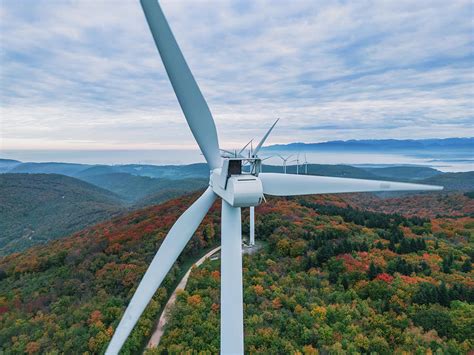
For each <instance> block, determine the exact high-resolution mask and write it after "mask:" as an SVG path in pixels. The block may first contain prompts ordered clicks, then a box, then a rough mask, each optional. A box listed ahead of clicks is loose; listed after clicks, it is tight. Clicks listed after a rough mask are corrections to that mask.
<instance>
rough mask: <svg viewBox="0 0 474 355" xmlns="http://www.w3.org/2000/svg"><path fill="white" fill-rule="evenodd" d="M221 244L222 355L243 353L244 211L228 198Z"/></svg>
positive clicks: (224, 209) (224, 202)
mask: <svg viewBox="0 0 474 355" xmlns="http://www.w3.org/2000/svg"><path fill="white" fill-rule="evenodd" d="M221 245H222V248H221V354H226V355H227V354H243V353H244V319H243V318H244V310H243V290H242V225H241V213H240V207H232V206H231V205H229V204H228V203H227V202H226V201H224V200H222V230H221Z"/></svg>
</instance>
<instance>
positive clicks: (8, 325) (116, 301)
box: [0, 194, 474, 353]
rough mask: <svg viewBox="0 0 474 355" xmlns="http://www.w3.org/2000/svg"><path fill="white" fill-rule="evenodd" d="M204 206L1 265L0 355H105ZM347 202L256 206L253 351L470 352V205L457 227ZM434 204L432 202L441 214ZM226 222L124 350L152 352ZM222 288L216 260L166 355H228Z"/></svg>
mask: <svg viewBox="0 0 474 355" xmlns="http://www.w3.org/2000/svg"><path fill="white" fill-rule="evenodd" d="M465 197H466V198H469V196H465ZM195 198H197V195H196V194H195V195H193V196H191V197H186V198H179V199H175V200H172V201H168V202H166V203H164V204H162V205H159V206H154V207H149V208H145V209H143V210H140V211H135V212H133V213H130V214H128V215H126V216H122V217H117V218H115V219H113V220H111V221H108V222H104V223H102V224H100V225H97V226H95V227H93V228H89V229H87V230H84V231H82V232H79V233H77V234H75V235H73V236H71V237H68V238H65V239H61V240H57V241H53V242H50V243H48V244H47V245H44V246H38V247H34V248H32V249H29V250H27V251H25V252H23V253H18V254H14V255H11V256H8V257H4V258H3V259H0V278H1V282H0V352H2V351H3V352H12V353H24V352H28V353H36V352H38V353H56V352H64V353H84V352H90V353H101V352H103V351H104V350H105V348H106V345H107V343H108V341H109V340H110V338H111V335H112V333H113V329H114V328H115V327H116V326H117V324H118V322H119V319H120V317H121V315H122V312H123V311H124V309H125V307H126V304H127V303H128V301H129V300H130V298H131V296H132V294H133V292H134V290H135V287H136V285H137V284H138V282H139V280H140V279H141V277H142V275H143V273H144V272H145V270H146V268H147V266H148V263H149V262H150V261H151V259H152V257H153V255H154V254H155V252H156V250H157V248H158V247H159V245H160V243H161V241H162V240H163V238H164V236H165V235H166V233H167V232H168V230H169V228H170V227H171V225H172V223H173V222H174V221H175V220H176V219H177V217H178V216H179V215H180V214H181V213H182V212H183V211H184V210H185V209H186V208H187V207H188V206H189V205H190V204H191V203H192V201H193V200H194V199H195ZM345 198H346V197H345V196H343V195H338V196H325V195H321V196H314V197H305V198H288V199H277V198H270V199H269V200H268V203H265V204H263V205H261V206H259V207H258V208H257V209H256V214H257V223H256V228H257V240H258V241H259V242H260V243H262V248H261V249H260V250H259V251H258V252H257V253H254V254H253V255H246V256H245V257H244V301H245V336H246V338H245V349H246V352H249V353H280V352H284V353H295V352H301V353H314V351H315V349H319V350H320V351H321V352H360V353H368V352H378V353H390V352H394V351H395V352H410V353H415V352H419V353H427V352H428V351H432V352H436V351H438V352H443V353H467V352H468V351H469V350H470V349H472V348H473V346H474V338H473V335H472V327H473V326H474V304H473V302H474V282H473V277H474V274H473V272H472V259H473V258H474V246H473V243H472V236H473V233H474V218H472V217H469V216H468V215H470V214H472V213H474V211H473V210H472V208H470V207H464V206H460V207H458V208H456V210H457V211H464V212H462V213H461V212H460V213H459V214H458V215H457V217H455V218H453V217H442V218H432V219H425V218H421V217H417V216H416V210H412V211H411V214H412V216H411V217H402V216H400V215H394V214H389V215H387V214H383V213H380V212H378V211H375V210H374V211H365V210H361V209H359V208H355V205H356V202H355V201H354V200H352V201H349V202H348V201H346V200H345ZM353 198H355V197H353ZM388 200H390V199H388ZM380 201H382V202H380V203H383V201H387V200H380ZM452 201H453V203H456V201H458V200H457V199H453V200H452ZM463 201H464V202H465V200H459V202H458V203H464V202H463ZM410 203H411V204H415V205H416V200H412V201H411V202H410ZM437 203H438V202H437V200H436V199H433V201H432V204H433V207H434V208H438V209H440V208H441V207H439V206H436V204H437ZM440 203H445V202H440ZM424 208H426V207H425V206H424V205H423V209H424ZM243 211H244V218H243V219H244V225H243V231H244V234H245V235H244V237H245V238H246V237H247V235H246V233H247V231H248V220H247V216H248V210H247V209H244V210H243ZM219 219H220V218H219V204H218V203H216V205H215V206H214V207H213V209H212V210H211V212H210V213H209V215H208V216H207V217H206V218H205V220H204V222H203V223H202V225H201V227H200V228H199V230H198V231H197V233H196V234H195V236H194V237H193V239H192V241H191V242H190V243H189V245H188V246H187V247H186V249H185V252H184V255H183V257H181V258H180V261H179V264H178V265H177V266H176V267H174V268H173V271H172V272H171V274H170V275H169V277H168V278H167V279H166V281H165V283H164V285H163V286H162V287H161V288H160V289H159V291H158V292H157V293H156V295H155V297H154V300H153V301H152V303H151V304H150V306H149V307H148V308H147V310H146V312H145V314H144V315H143V317H142V318H141V320H140V322H139V324H138V326H137V327H136V328H135V330H134V331H133V333H132V335H131V337H130V338H129V340H128V341H127V343H126V344H125V348H124V351H125V353H137V352H139V351H140V350H141V349H142V346H143V344H144V343H145V342H146V341H147V338H148V337H149V335H150V333H151V330H152V329H153V326H154V322H155V321H156V320H157V316H158V313H159V310H160V308H161V307H162V306H163V305H164V303H165V302H166V299H167V294H168V293H169V291H170V290H171V289H172V287H173V286H174V285H173V284H174V282H175V281H176V279H177V278H178V276H179V275H180V273H181V272H182V271H183V270H181V269H180V268H179V267H180V266H182V265H183V263H188V264H189V262H191V261H192V260H194V259H195V258H196V257H197V256H198V255H200V254H202V253H204V250H205V249H206V248H208V247H211V246H212V245H216V244H217V243H218V242H219V239H220V236H219V234H220V224H219V223H220V222H219ZM219 283H220V273H219V261H218V260H217V261H209V262H207V263H205V264H204V265H203V267H201V268H198V269H195V270H194V271H193V273H192V275H191V279H190V281H189V283H188V287H187V289H186V291H185V292H183V293H181V294H180V295H179V296H178V303H177V306H176V308H175V310H174V311H173V312H172V315H171V318H170V323H169V324H168V325H169V326H168V328H167V330H166V332H165V334H164V338H163V339H162V343H161V345H160V348H159V349H158V352H159V353H163V352H164V351H165V350H166V351H167V352H171V353H182V352H187V351H191V350H194V351H206V352H212V353H216V352H218V347H219Z"/></svg>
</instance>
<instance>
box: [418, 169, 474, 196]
mask: <svg viewBox="0 0 474 355" xmlns="http://www.w3.org/2000/svg"><path fill="white" fill-rule="evenodd" d="M422 183H424V184H432V185H441V186H445V189H446V190H451V191H453V190H455V191H473V190H474V171H468V172H464V173H445V174H441V175H436V176H433V177H430V178H428V179H424V180H422Z"/></svg>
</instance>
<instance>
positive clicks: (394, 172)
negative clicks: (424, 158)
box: [364, 166, 443, 180]
mask: <svg viewBox="0 0 474 355" xmlns="http://www.w3.org/2000/svg"><path fill="white" fill-rule="evenodd" d="M364 170H366V171H368V172H370V173H372V174H375V175H377V176H380V177H384V178H387V179H394V180H396V179H400V178H402V179H407V180H419V179H427V178H430V177H433V176H436V175H440V174H443V173H442V172H441V171H439V170H436V169H433V168H428V167H424V166H393V167H392V166H391V167H385V168H364Z"/></svg>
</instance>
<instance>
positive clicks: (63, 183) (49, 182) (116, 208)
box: [0, 174, 124, 254]
mask: <svg viewBox="0 0 474 355" xmlns="http://www.w3.org/2000/svg"><path fill="white" fill-rule="evenodd" d="M123 211H124V207H123V205H122V202H121V201H120V199H119V197H118V196H117V195H115V194H113V193H111V192H109V191H106V190H103V189H100V188H98V187H96V186H93V185H90V184H88V183H85V182H83V181H80V180H77V179H74V178H70V177H67V176H63V175H55V174H0V254H6V253H10V252H13V251H19V250H23V249H25V248H28V247H30V246H32V245H35V244H41V243H44V242H46V241H48V240H51V239H55V238H58V237H62V236H65V235H68V234H71V233H72V232H75V231H78V230H80V229H82V228H84V227H85V226H88V225H91V224H94V223H96V222H99V221H102V220H105V219H108V218H110V217H111V216H114V215H116V214H117V213H120V212H123Z"/></svg>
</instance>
